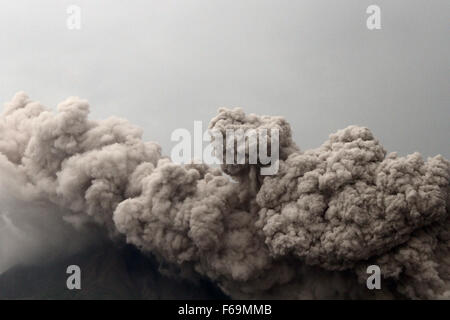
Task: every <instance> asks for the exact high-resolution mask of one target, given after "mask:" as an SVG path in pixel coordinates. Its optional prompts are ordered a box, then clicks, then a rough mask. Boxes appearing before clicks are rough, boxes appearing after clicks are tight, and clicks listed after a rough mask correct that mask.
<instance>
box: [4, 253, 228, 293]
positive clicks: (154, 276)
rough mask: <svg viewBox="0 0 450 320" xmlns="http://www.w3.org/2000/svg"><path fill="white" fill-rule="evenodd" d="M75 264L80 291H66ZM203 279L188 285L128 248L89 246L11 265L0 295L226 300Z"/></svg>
mask: <svg viewBox="0 0 450 320" xmlns="http://www.w3.org/2000/svg"><path fill="white" fill-rule="evenodd" d="M72 264H74V265H78V266H80V268H81V290H68V289H67V287H66V280H67V277H69V275H68V274H66V269H67V266H69V265H72ZM226 298H227V297H226V296H224V295H223V294H222V293H221V292H220V290H219V289H217V288H216V287H215V286H214V285H212V284H211V283H209V282H206V281H200V282H199V283H196V284H193V283H190V282H187V281H181V280H178V279H173V278H169V277H167V276H164V275H161V274H160V273H159V272H158V264H157V262H156V261H155V260H154V259H152V258H151V257H147V256H144V255H142V254H141V253H140V252H139V251H138V250H137V249H135V248H134V247H132V246H122V247H120V248H116V247H114V246H112V245H106V246H102V247H100V248H96V249H90V250H87V251H85V252H83V253H80V254H77V255H75V256H72V257H68V258H64V259H61V260H58V261H55V262H51V263H47V264H43V265H41V266H16V267H14V268H11V269H9V270H8V271H6V272H4V273H3V274H1V275H0V299H226Z"/></svg>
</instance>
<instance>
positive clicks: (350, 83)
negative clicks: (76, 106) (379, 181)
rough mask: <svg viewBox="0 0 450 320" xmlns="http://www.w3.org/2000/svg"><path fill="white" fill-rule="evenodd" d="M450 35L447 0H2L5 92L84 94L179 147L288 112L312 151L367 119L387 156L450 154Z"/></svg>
mask: <svg viewBox="0 0 450 320" xmlns="http://www.w3.org/2000/svg"><path fill="white" fill-rule="evenodd" d="M70 4H75V5H78V6H80V7H81V10H82V12H81V18H82V28H81V30H69V29H68V28H67V27H66V19H67V17H68V14H67V13H66V9H67V7H68V6H69V5H70ZM370 4H377V5H379V6H380V7H381V23H382V29H381V30H376V31H369V30H368V29H367V28H366V19H367V16H368V15H367V14H366V8H367V6H368V5H370ZM449 30H450V1H448V0H442V1H440V0H433V1H425V0H422V1H413V0H403V1H400V0H396V1H380V0H377V1H365V0H346V1H335V0H333V1H332V0H329V1H317V0H311V1H300V0H282V1H280V0H272V1H266V0H241V1H237V0H202V1H194V0H179V1H167V0H158V1H148V0H147V1H113V0H101V1H100V0H86V1H81V0H70V1H56V0H53V1H46V0H45V1H43V0H41V1H31V0H30V1H21V0H14V1H2V2H1V4H0V45H1V50H0V100H1V102H2V103H3V102H6V101H9V100H10V99H11V98H12V96H13V94H14V93H15V92H16V91H19V90H24V91H26V92H27V93H28V94H29V95H30V97H31V98H32V99H34V100H38V101H41V102H42V103H43V104H45V105H48V106H51V107H54V106H56V104H57V103H59V102H60V101H61V100H63V99H64V98H66V97H67V96H70V95H77V96H80V97H83V98H86V99H88V100H89V101H90V104H91V107H92V114H93V117H94V118H104V117H107V116H110V115H117V116H121V117H125V118H127V119H129V120H130V121H131V122H133V123H135V124H137V125H139V126H141V127H142V128H144V132H145V138H146V139H147V140H155V141H158V142H160V143H161V144H162V145H163V147H164V151H165V153H166V154H169V153H170V147H171V146H173V145H174V143H171V142H170V134H171V133H172V131H173V130H174V129H176V128H179V127H185V128H187V129H190V130H192V129H193V121H194V120H204V121H208V120H209V119H210V118H211V117H212V116H214V115H215V113H216V110H217V108H218V107H220V106H240V107H243V108H244V109H245V110H246V111H247V112H255V113H259V114H271V115H282V116H285V117H286V118H287V119H288V120H289V121H290V123H291V125H292V127H293V130H294V133H295V140H296V142H297V144H298V145H299V146H300V147H301V148H302V149H307V148H312V147H316V146H319V145H320V144H321V143H322V142H323V141H324V140H325V139H326V138H327V136H328V134H330V133H332V132H334V131H336V130H337V129H340V128H343V127H346V126H347V125H350V124H358V125H364V126H367V127H369V128H371V130H372V131H373V133H374V134H375V135H376V136H377V137H378V138H379V139H380V140H381V142H382V144H383V145H384V146H385V147H386V148H387V149H388V151H399V152H400V153H401V154H406V153H411V152H414V151H420V152H422V153H423V154H424V155H426V156H429V155H434V154H438V153H441V154H443V155H444V156H446V157H447V158H449V157H450V148H449V140H450V121H449V120H450V116H449V115H450V112H449V111H450V90H449V88H450V37H449Z"/></svg>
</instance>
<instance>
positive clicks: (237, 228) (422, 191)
mask: <svg viewBox="0 0 450 320" xmlns="http://www.w3.org/2000/svg"><path fill="white" fill-rule="evenodd" d="M88 114H89V105H88V103H87V102H86V101H84V100H80V99H78V98H69V99H67V100H66V101H64V102H62V103H61V104H59V105H58V112H57V113H53V112H51V111H50V110H48V109H47V108H45V107H43V106H42V105H40V104H39V103H36V102H33V101H31V100H29V99H28V97H27V96H26V95H25V94H24V93H19V94H17V95H16V96H15V97H14V98H13V100H12V101H11V102H10V103H8V104H6V106H5V109H4V111H3V113H2V114H1V116H0V172H2V176H1V177H2V180H4V178H3V176H6V175H8V176H9V177H14V184H15V185H16V186H18V189H17V190H18V191H17V193H18V194H20V197H21V198H23V199H28V200H29V201H47V202H50V203H52V204H54V205H55V206H57V207H58V208H60V210H59V212H63V213H60V214H61V215H62V216H63V218H64V220H65V221H70V222H71V223H73V224H75V225H78V226H82V225H86V224H88V225H89V224H95V225H100V226H103V227H104V229H105V230H107V231H108V233H109V234H110V236H111V237H118V238H120V237H125V238H126V241H127V242H129V243H132V244H134V245H136V246H137V247H138V248H140V249H141V250H143V251H144V252H151V253H152V254H154V255H155V256H156V257H157V258H158V259H161V261H164V262H165V263H168V264H170V265H173V266H176V268H178V269H179V270H183V271H184V272H183V274H189V273H192V272H195V273H196V274H200V275H202V276H205V277H208V278H209V279H211V280H212V281H214V282H216V283H217V284H218V285H219V286H220V287H221V288H222V290H223V291H224V292H226V293H228V294H230V295H231V296H232V297H236V298H241V297H247V298H370V297H381V298H390V297H395V296H399V295H401V296H404V297H408V298H450V252H449V250H450V241H449V240H450V228H449V225H450V223H449V219H450V218H449V211H450V210H449V205H450V200H449V199H450V197H449V190H450V163H449V161H447V160H446V159H444V158H443V157H442V156H436V157H433V158H429V159H428V160H426V161H425V160H424V159H422V157H421V156H420V155H419V154H417V153H415V154H412V155H409V156H406V157H399V156H398V155H396V154H395V153H392V154H389V155H386V151H385V150H384V149H383V147H382V146H381V145H380V144H379V142H378V141H377V140H376V139H375V138H374V137H373V135H372V133H371V132H370V131H369V130H368V129H367V128H361V127H356V126H350V127H348V128H346V129H343V130H341V131H338V132H337V133H335V134H332V135H331V136H330V138H329V140H328V141H326V142H325V143H324V144H323V145H322V146H321V147H319V148H317V149H314V150H307V151H304V152H301V151H300V149H299V148H298V147H297V146H296V145H295V143H294V142H293V140H292V136H291V129H290V126H289V124H288V123H287V122H286V121H285V120H284V119H283V118H281V117H269V116H264V117H260V116H257V115H253V114H251V115H246V114H245V113H244V112H243V111H242V110H240V109H233V110H229V109H221V110H219V114H218V116H217V117H216V118H214V119H213V120H212V121H211V123H210V128H211V129H217V130H220V131H222V132H225V131H226V130H227V129H244V130H248V129H256V130H259V129H278V130H279V145H280V151H279V156H280V163H279V172H278V173H277V174H276V175H273V176H263V175H261V174H260V170H261V168H262V165H259V164H254V165H253V164H252V165H223V166H222V170H220V169H218V168H211V167H208V166H206V165H203V164H190V165H179V164H175V163H173V162H171V161H170V159H168V158H167V157H163V156H162V155H161V149H160V147H159V146H158V145H157V144H156V143H153V142H144V141H143V140H142V139H141V135H142V131H141V130H140V129H138V128H136V127H135V126H133V125H131V124H130V123H128V122H127V121H125V120H123V119H119V118H109V119H106V120H103V121H93V120H89V119H88ZM269 148H270V146H269ZM223 172H225V173H226V174H227V175H225V174H224V173H223ZM230 176H231V179H230ZM2 182H3V181H2ZM10 214H12V215H14V214H15V212H11V213H10ZM3 216H4V215H1V214H0V217H3ZM3 219H4V218H3ZM2 246H3V243H2ZM370 264H377V265H379V266H380V268H381V271H382V276H383V279H384V280H383V281H384V282H383V283H385V284H386V285H385V286H384V287H383V290H381V293H373V292H371V291H369V290H367V288H366V287H365V279H366V277H367V274H366V267H367V266H368V265H370ZM375 291H376V290H375Z"/></svg>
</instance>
